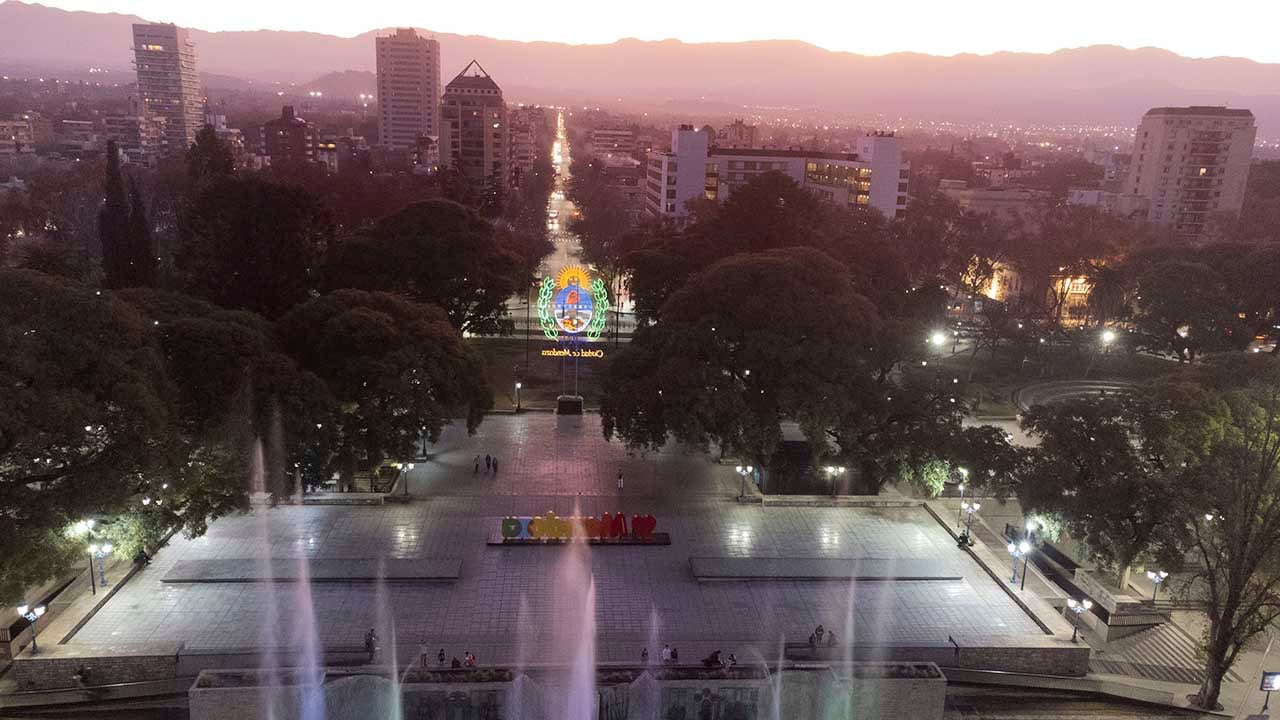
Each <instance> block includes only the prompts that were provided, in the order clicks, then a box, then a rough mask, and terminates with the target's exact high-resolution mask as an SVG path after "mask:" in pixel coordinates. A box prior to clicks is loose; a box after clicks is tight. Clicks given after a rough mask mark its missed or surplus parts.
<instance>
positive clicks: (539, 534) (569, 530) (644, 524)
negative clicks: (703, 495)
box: [502, 512, 658, 541]
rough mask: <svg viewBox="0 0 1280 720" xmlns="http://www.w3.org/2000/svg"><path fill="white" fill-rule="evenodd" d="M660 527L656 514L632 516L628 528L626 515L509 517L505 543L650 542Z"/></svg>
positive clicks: (505, 524)
mask: <svg viewBox="0 0 1280 720" xmlns="http://www.w3.org/2000/svg"><path fill="white" fill-rule="evenodd" d="M657 527H658V519H657V518H655V517H654V516H652V515H632V516H631V523H630V526H629V527H628V524H627V516H626V514H625V513H616V514H613V513H605V514H603V515H601V516H600V517H598V518H596V517H590V516H588V517H568V518H564V517H560V516H558V515H556V514H555V513H553V512H548V513H547V514H546V515H535V516H533V517H505V518H503V519H502V537H503V539H505V540H555V541H563V540H570V539H587V540H625V539H628V538H629V539H632V540H642V541H643V540H650V539H652V538H653V531H654V530H656V529H657Z"/></svg>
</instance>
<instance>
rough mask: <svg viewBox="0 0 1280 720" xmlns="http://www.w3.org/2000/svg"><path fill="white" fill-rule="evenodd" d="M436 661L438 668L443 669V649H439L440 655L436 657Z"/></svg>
mask: <svg viewBox="0 0 1280 720" xmlns="http://www.w3.org/2000/svg"><path fill="white" fill-rule="evenodd" d="M436 660H437V661H439V663H440V667H444V648H440V654H439V655H437V656H436Z"/></svg>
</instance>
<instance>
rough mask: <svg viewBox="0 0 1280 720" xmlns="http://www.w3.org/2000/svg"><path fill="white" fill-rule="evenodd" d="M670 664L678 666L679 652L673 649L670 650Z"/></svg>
mask: <svg viewBox="0 0 1280 720" xmlns="http://www.w3.org/2000/svg"><path fill="white" fill-rule="evenodd" d="M671 664H672V665H679V664H680V651H679V650H677V649H675V648H671Z"/></svg>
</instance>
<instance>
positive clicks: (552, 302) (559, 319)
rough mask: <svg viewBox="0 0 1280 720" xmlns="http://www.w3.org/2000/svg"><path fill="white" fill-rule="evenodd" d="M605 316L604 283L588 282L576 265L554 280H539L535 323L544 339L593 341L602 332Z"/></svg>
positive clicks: (606, 310) (607, 309)
mask: <svg viewBox="0 0 1280 720" xmlns="http://www.w3.org/2000/svg"><path fill="white" fill-rule="evenodd" d="M608 312H609V291H608V290H606V289H605V286H604V281H603V280H601V279H600V278H594V279H592V278H591V276H590V275H589V274H587V271H586V270H584V269H583V268H581V267H578V266H577V265H570V266H569V267H567V268H565V269H563V270H561V271H560V274H559V275H558V276H556V277H555V278H549V277H546V278H543V279H542V286H541V287H540V288H539V290H538V323H539V324H540V325H541V326H542V333H543V334H544V335H546V336H547V338H548V339H551V340H557V339H559V338H560V337H561V335H562V334H563V335H568V336H569V337H571V338H574V337H580V336H582V335H585V336H586V337H587V339H589V340H595V339H596V338H598V337H600V334H601V333H602V332H604V326H605V322H606V321H607V315H606V313H608Z"/></svg>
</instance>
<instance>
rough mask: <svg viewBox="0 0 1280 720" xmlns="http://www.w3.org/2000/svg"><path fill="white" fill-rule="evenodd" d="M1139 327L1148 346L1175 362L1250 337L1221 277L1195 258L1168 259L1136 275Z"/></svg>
mask: <svg viewBox="0 0 1280 720" xmlns="http://www.w3.org/2000/svg"><path fill="white" fill-rule="evenodd" d="M1137 301H1138V312H1137V315H1136V321H1137V327H1138V330H1139V332H1141V333H1142V335H1143V341H1144V343H1145V344H1146V346H1147V347H1150V348H1153V349H1156V350H1161V351H1168V352H1172V353H1174V354H1175V355H1177V356H1178V360H1179V362H1186V361H1189V360H1194V359H1195V357H1196V355H1197V354H1198V353H1200V352H1205V351H1214V350H1226V349H1232V348H1235V349H1240V348H1243V347H1244V346H1245V345H1247V344H1248V343H1249V341H1250V340H1251V339H1252V337H1251V336H1250V335H1249V334H1248V332H1247V331H1246V330H1245V328H1244V327H1243V324H1242V323H1241V322H1240V320H1239V318H1238V317H1237V315H1236V311H1235V309H1234V308H1233V305H1232V302H1231V301H1230V300H1229V298H1228V295H1227V292H1226V286H1225V283H1224V281H1223V278H1222V276H1221V275H1220V274H1219V273H1218V272H1217V271H1215V270H1214V269H1213V268H1211V267H1209V266H1207V265H1202V264H1199V263H1191V262H1186V261H1182V260H1168V261H1166V262H1163V263H1160V264H1159V265H1156V266H1155V267H1153V268H1152V269H1151V270H1149V271H1147V272H1146V273H1144V274H1143V275H1142V277H1140V278H1139V279H1138V289H1137Z"/></svg>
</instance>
